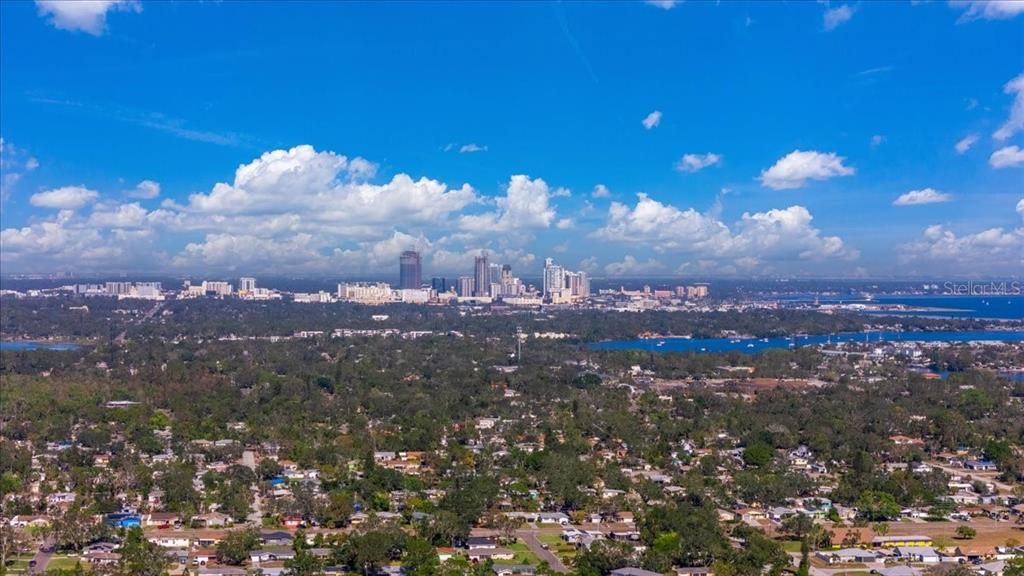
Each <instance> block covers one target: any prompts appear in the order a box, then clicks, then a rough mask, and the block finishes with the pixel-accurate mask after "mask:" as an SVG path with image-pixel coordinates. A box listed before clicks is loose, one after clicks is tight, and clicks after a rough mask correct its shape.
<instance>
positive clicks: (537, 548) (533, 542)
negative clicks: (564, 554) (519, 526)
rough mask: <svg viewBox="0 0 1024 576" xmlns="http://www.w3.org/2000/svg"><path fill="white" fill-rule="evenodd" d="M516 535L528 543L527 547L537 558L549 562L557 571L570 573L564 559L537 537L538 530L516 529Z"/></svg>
mask: <svg viewBox="0 0 1024 576" xmlns="http://www.w3.org/2000/svg"><path fill="white" fill-rule="evenodd" d="M516 537H517V538H519V539H520V540H522V541H523V542H525V543H526V547H527V548H529V549H530V551H531V552H533V553H534V554H535V555H536V556H537V558H540V559H541V560H544V561H545V562H547V563H548V566H550V567H551V569H552V570H554V571H555V572H561V573H563V574H564V573H568V572H571V570H569V568H567V567H566V566H565V564H562V560H561V559H560V558H559V557H558V556H557V555H555V554H554V553H553V552H552V551H551V550H547V549H545V548H544V546H543V545H542V544H541V542H540V540H538V539H537V530H516Z"/></svg>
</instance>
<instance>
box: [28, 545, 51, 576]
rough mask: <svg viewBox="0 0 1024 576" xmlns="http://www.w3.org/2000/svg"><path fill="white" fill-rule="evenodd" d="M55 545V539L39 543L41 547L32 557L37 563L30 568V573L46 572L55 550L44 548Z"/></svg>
mask: <svg viewBox="0 0 1024 576" xmlns="http://www.w3.org/2000/svg"><path fill="white" fill-rule="evenodd" d="M49 546H53V540H45V541H43V542H42V543H41V544H40V545H39V549H38V550H36V555H35V556H33V557H32V559H33V560H35V562H36V565H35V567H34V568H30V569H29V574H42V573H44V572H46V566H47V565H48V564H49V563H50V558H52V557H53V552H43V549H44V548H48V547H49Z"/></svg>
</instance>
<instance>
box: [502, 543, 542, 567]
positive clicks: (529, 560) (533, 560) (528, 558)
mask: <svg viewBox="0 0 1024 576" xmlns="http://www.w3.org/2000/svg"><path fill="white" fill-rule="evenodd" d="M506 548H508V549H509V550H511V551H513V552H515V553H516V557H515V559H514V560H512V563H513V564H531V565H533V566H536V565H538V564H540V560H539V559H537V556H536V555H535V554H534V553H533V552H531V551H530V547H529V546H527V545H526V544H525V543H523V542H519V541H516V543H515V544H509V545H508V546H506Z"/></svg>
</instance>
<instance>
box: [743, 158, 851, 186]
mask: <svg viewBox="0 0 1024 576" xmlns="http://www.w3.org/2000/svg"><path fill="white" fill-rule="evenodd" d="M845 160H846V158H844V157H842V156H838V155H837V154H836V153H835V152H828V153H824V152H816V151H813V150H807V151H803V150H794V151H792V152H790V153H789V154H787V155H786V156H784V157H782V158H781V159H779V161H778V162H776V163H775V164H774V165H773V166H772V167H771V168H768V169H767V170H762V171H761V177H760V180H761V184H762V185H763V186H767V187H768V188H771V189H773V190H789V189H793V188H802V187H804V186H805V185H806V184H807V181H808V180H818V181H821V180H828V179H829V178H835V177H837V176H852V175H853V174H855V173H856V171H855V170H854V169H853V167H851V166H847V165H845V164H844V163H843V162H844V161H845Z"/></svg>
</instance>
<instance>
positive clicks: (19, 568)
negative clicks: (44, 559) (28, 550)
mask: <svg viewBox="0 0 1024 576" xmlns="http://www.w3.org/2000/svg"><path fill="white" fill-rule="evenodd" d="M31 559H32V557H31V556H16V557H14V558H13V560H14V561H13V562H11V563H10V564H8V565H7V573H8V574H24V573H25V572H28V561H29V560H31Z"/></svg>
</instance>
